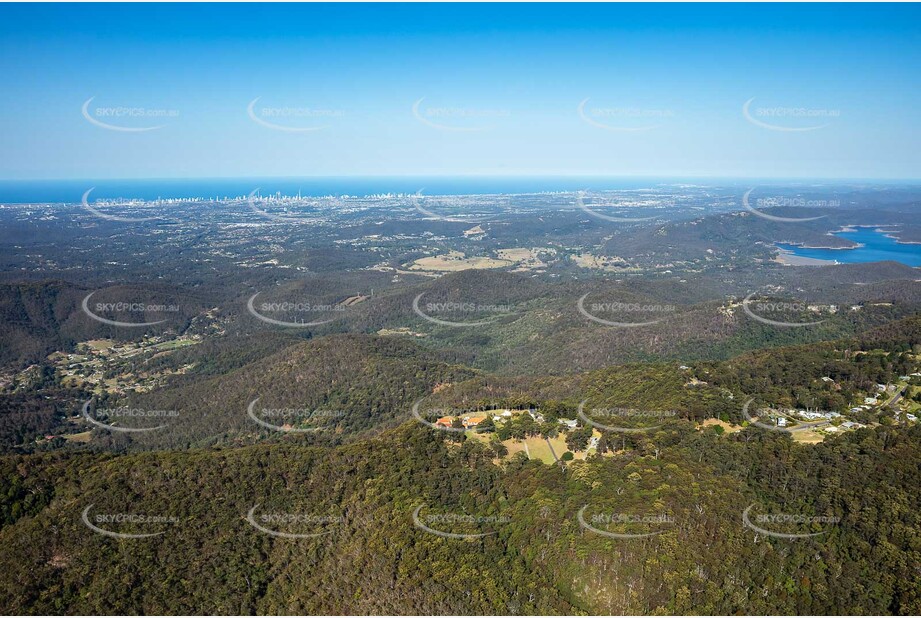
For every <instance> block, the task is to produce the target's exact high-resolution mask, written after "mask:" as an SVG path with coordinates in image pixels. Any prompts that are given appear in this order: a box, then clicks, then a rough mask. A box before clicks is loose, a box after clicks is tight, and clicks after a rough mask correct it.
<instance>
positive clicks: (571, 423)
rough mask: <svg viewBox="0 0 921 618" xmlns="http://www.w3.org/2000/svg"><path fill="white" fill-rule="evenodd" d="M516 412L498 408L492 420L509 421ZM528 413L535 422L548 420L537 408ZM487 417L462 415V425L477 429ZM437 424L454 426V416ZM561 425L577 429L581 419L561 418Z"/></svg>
mask: <svg viewBox="0 0 921 618" xmlns="http://www.w3.org/2000/svg"><path fill="white" fill-rule="evenodd" d="M515 413H516V412H513V411H512V410H496V411H495V413H494V414H493V415H492V421H493V423H494V424H495V423H504V422H506V421H508V420H509V419H510V418H511V417H512V416H514V415H515ZM517 413H520V411H517ZM527 413H528V415H529V416H530V417H531V418H532V419H534V422H536V423H543V422H544V421H545V420H546V419H545V418H544V415H543V414H541V413H540V412H538V411H537V410H534V409H530V410H527ZM486 419H487V415H486V414H471V415H468V416H462V417H460V421H461V425H463V427H464V429H475V428H476V427H477V426H479V425H480V424H481V423H482V422H483V421H485V420H486ZM435 425H436V426H437V427H442V428H445V429H447V428H450V427H453V426H454V417H451V416H442V417H441V418H439V419H438V420H437V421H435ZM560 425H562V426H564V427H565V428H566V429H576V428H577V427H578V426H579V421H578V420H576V419H574V418H572V419H570V418H561V419H560Z"/></svg>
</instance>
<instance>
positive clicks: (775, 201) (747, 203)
mask: <svg viewBox="0 0 921 618" xmlns="http://www.w3.org/2000/svg"><path fill="white" fill-rule="evenodd" d="M754 190H755V187H752V188H751V189H749V190H748V191H746V192H745V195H743V196H742V206H743V207H745V210H747V211H748V212H750V213H752V214H753V215H757V216H759V217H761V218H762V219H767V220H768V221H775V222H778V223H802V222H804V221H816V220H818V219H824V218H825V217H827V216H828V215H819V216H817V217H779V216H777V215H769V214H768V213H766V212H762V211H761V210H758V208H778V207H786V208H838V207H840V206H841V202H840V201H838V200H807V199H805V198H801V197H788V196H782V195H781V196H769V197H761V198H758V199H757V200H755V204H756V206H757V207H758V208H755V207H754V206H752V204H751V194H752V191H754Z"/></svg>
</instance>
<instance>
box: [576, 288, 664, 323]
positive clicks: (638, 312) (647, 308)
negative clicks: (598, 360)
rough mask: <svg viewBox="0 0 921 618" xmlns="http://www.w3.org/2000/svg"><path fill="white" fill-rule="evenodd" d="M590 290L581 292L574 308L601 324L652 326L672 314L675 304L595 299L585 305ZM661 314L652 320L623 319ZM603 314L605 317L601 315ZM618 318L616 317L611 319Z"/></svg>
mask: <svg viewBox="0 0 921 618" xmlns="http://www.w3.org/2000/svg"><path fill="white" fill-rule="evenodd" d="M589 294H590V292H589V293H586V294H583V295H582V296H581V297H580V298H579V300H578V301H576V309H578V311H579V313H580V314H581V315H582V316H583V317H585V318H588V319H589V320H591V321H593V322H597V323H598V324H603V325H604V326H614V327H616V328H638V327H641V326H652V325H653V324H658V323H659V322H661V321H663V320H664V319H665V318H666V317H668V316H670V315H673V314H674V313H675V311H676V307H675V305H669V304H659V303H639V302H629V303H625V302H621V301H608V302H602V301H597V302H594V303H590V304H589V306H588V307H586V306H585V305H586V303H585V301H586V299H587V298H588V296H589ZM655 315H658V316H662V317H658V318H656V319H654V320H644V321H636V320H634V319H631V320H624V319H623V318H626V317H635V316H640V317H649V316H655ZM601 316H605V317H601ZM611 318H618V319H616V320H615V319H611Z"/></svg>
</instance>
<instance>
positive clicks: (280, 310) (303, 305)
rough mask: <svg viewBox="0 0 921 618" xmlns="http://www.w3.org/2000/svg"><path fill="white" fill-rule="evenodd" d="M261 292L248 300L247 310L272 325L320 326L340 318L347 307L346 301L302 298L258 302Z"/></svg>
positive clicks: (286, 326) (292, 326) (288, 326)
mask: <svg viewBox="0 0 921 618" xmlns="http://www.w3.org/2000/svg"><path fill="white" fill-rule="evenodd" d="M261 293H262V292H256V293H255V294H253V295H252V296H250V297H249V300H248V301H246V310H247V311H248V312H249V314H250V315H251V316H253V317H254V318H256V319H258V320H260V321H262V322H265V323H266V324H271V325H272V326H282V327H285V328H308V327H311V326H320V325H322V324H328V323H330V322H332V321H334V320H337V319H339V318H340V317H342V316H343V315H344V314H345V312H346V309H347V307H346V305H345V304H344V303H314V302H308V301H301V300H279V301H270V300H265V301H263V302H260V303H258V304H257V303H256V298H257V297H258V296H259V295H260V294H261ZM270 316H277V317H270ZM282 318H286V319H282ZM310 318H314V319H310Z"/></svg>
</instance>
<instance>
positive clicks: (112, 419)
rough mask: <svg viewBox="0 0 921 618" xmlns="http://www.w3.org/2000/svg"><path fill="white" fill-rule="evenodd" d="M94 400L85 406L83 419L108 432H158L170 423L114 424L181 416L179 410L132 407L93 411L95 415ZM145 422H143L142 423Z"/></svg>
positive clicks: (87, 402)
mask: <svg viewBox="0 0 921 618" xmlns="http://www.w3.org/2000/svg"><path fill="white" fill-rule="evenodd" d="M92 402H93V400H92V399H89V400H87V401H86V402H85V403H84V404H83V408H82V412H83V418H85V419H86V420H87V421H89V422H90V423H92V424H93V425H96V426H97V427H101V428H103V429H106V430H108V431H116V432H121V433H143V432H146V431H157V430H158V429H163V428H164V427H166V426H167V425H168V423H162V424H160V425H156V426H153V427H132V426H130V425H129V426H122V425H115V424H113V423H120V422H122V420H123V419H131V421H129V423H134V422H136V419H155V420H162V419H174V418H176V417H178V416H179V412H178V411H177V410H150V409H147V408H139V407H130V406H118V407H115V408H96V409H95V410H94V411H93V414H90V405H91V404H92ZM100 418H102V419H105V421H107V422H103V421H102V420H100ZM142 422H143V421H142Z"/></svg>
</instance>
